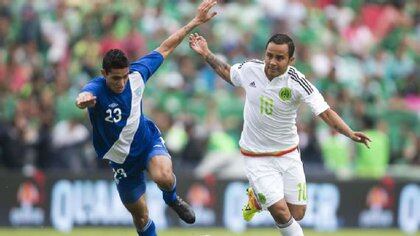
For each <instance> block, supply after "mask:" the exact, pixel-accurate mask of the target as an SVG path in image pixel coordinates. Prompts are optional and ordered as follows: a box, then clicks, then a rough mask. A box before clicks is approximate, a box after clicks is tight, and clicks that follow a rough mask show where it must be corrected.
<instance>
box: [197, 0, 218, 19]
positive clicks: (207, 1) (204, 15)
mask: <svg viewBox="0 0 420 236" xmlns="http://www.w3.org/2000/svg"><path fill="white" fill-rule="evenodd" d="M216 4H217V0H204V1H203V2H202V3H201V4H200V6H198V8H197V13H196V15H195V17H194V20H195V21H196V22H197V23H198V24H203V23H206V22H207V21H209V20H210V19H211V18H213V17H214V16H215V15H217V12H212V13H209V11H210V9H211V8H212V7H214V6H215V5H216Z"/></svg>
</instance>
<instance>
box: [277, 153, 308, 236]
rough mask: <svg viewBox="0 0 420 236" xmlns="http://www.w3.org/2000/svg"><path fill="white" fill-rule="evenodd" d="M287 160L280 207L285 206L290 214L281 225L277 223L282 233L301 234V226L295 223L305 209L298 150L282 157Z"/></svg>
mask: <svg viewBox="0 0 420 236" xmlns="http://www.w3.org/2000/svg"><path fill="white" fill-rule="evenodd" d="M283 158H284V159H283V161H284V162H287V164H285V166H287V169H286V170H285V171H284V172H283V182H284V202H283V203H282V207H287V209H288V211H289V212H290V215H287V216H288V219H289V221H288V222H286V223H285V224H283V225H278V227H279V229H280V231H281V232H282V233H283V234H284V235H290V234H287V233H289V232H293V234H291V235H303V231H302V228H301V227H300V225H299V224H298V223H297V221H300V220H302V219H303V217H304V215H305V211H306V203H307V195H306V179H305V173H304V170H303V164H302V161H301V159H300V153H299V150H295V151H294V152H291V153H289V154H287V155H286V156H284V157H283Z"/></svg>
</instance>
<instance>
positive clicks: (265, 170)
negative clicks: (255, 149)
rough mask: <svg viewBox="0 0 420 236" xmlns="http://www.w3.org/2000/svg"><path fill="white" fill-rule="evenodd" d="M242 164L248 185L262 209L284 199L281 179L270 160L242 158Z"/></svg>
mask: <svg viewBox="0 0 420 236" xmlns="http://www.w3.org/2000/svg"><path fill="white" fill-rule="evenodd" d="M244 162H245V172H246V175H247V177H248V180H249V184H250V185H251V187H252V188H253V190H254V193H255V196H256V197H257V200H258V202H259V203H260V205H261V207H262V208H263V209H267V208H268V207H270V206H272V205H273V204H274V203H276V202H278V201H280V200H281V199H282V198H284V193H283V178H282V176H281V174H280V172H279V170H277V169H276V166H275V165H273V160H272V158H265V157H264V158H261V157H258V158H252V157H244Z"/></svg>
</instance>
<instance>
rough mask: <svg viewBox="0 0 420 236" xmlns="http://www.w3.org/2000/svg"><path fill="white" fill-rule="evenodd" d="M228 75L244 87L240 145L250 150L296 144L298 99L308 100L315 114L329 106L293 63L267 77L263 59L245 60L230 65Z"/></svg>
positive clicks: (271, 150)
mask: <svg viewBox="0 0 420 236" xmlns="http://www.w3.org/2000/svg"><path fill="white" fill-rule="evenodd" d="M230 77H231V81H232V83H233V84H234V85H235V86H241V87H242V88H244V89H245V93H246V101H245V107H244V127H243V130H242V134H241V139H240V141H239V146H240V147H241V148H243V149H245V150H248V151H251V152H255V153H267V152H277V151H281V150H285V149H288V148H291V147H293V146H296V145H297V144H298V143H299V137H298V134H297V128H296V116H297V110H298V108H299V105H300V103H301V102H304V103H306V104H308V105H309V107H310V108H311V110H312V112H313V113H314V114H315V115H316V116H317V115H319V114H320V113H322V112H324V111H325V110H327V109H328V108H329V106H328V104H327V103H326V102H325V100H324V98H323V97H322V95H321V94H320V93H319V91H318V90H317V89H316V88H315V86H313V85H312V84H311V83H310V82H309V81H307V80H306V79H305V76H304V75H303V74H302V73H300V72H299V71H298V70H297V69H296V68H294V67H292V66H289V67H288V69H287V71H286V72H285V73H284V74H283V75H280V76H278V77H276V78H274V79H273V80H272V81H269V80H268V78H267V77H266V75H265V72H264V62H262V61H260V60H248V61H245V62H244V63H238V64H235V65H233V66H232V67H231V70H230Z"/></svg>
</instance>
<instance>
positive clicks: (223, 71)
mask: <svg viewBox="0 0 420 236" xmlns="http://www.w3.org/2000/svg"><path fill="white" fill-rule="evenodd" d="M189 43H190V47H191V49H192V50H194V51H195V52H196V53H198V54H200V55H201V56H202V57H203V58H204V60H206V62H207V63H208V64H209V65H210V66H211V67H212V68H213V69H214V71H216V73H217V74H218V75H219V76H220V77H222V79H224V80H225V81H226V82H228V83H229V84H232V85H233V83H232V80H231V79H230V67H231V66H230V65H229V64H227V63H225V62H223V61H222V60H220V59H219V58H217V57H216V56H215V55H214V54H213V53H212V52H211V51H210V49H209V47H208V45H207V41H206V39H205V38H204V37H203V36H201V35H199V34H197V33H195V34H190V36H189Z"/></svg>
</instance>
